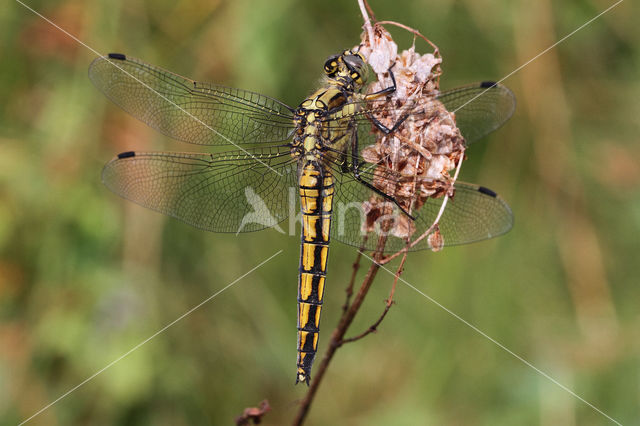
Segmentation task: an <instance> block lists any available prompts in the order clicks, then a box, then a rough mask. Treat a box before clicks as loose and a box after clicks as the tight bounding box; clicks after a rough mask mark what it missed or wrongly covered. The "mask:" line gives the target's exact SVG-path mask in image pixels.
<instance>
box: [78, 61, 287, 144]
mask: <svg viewBox="0 0 640 426" xmlns="http://www.w3.org/2000/svg"><path fill="white" fill-rule="evenodd" d="M89 78H90V79H91V81H92V82H93V84H95V86H96V87H97V88H98V89H100V90H101V91H102V92H103V93H104V94H105V95H106V96H107V97H108V98H109V99H110V100H111V101H113V102H114V103H115V104H117V105H118V106H120V107H121V108H122V109H124V110H125V111H127V112H128V113H129V114H131V115H133V116H134V117H136V118H138V119H139V120H141V121H143V122H145V123H147V124H148V125H149V126H151V127H153V128H154V129H156V130H158V131H160V132H162V133H164V134H165V135H167V136H170V137H172V138H174V139H178V140H181V141H184V142H189V143H194V144H199V145H251V144H257V143H258V144H259V143H269V142H280V141H284V140H287V139H288V138H289V136H290V135H291V133H292V131H293V115H292V109H291V108H290V107H288V106H287V105H285V104H283V103H281V102H279V101H277V100H275V99H271V98H269V97H266V96H263V95H260V94H258V93H253V92H248V91H245V90H240V89H233V88H227V87H222V86H216V85H213V84H207V83H200V82H195V81H193V80H189V79H187V78H184V77H181V76H179V75H177V74H174V73H172V72H169V71H166V70H163V69H162V68H158V67H154V66H152V65H149V64H146V63H144V62H142V61H140V60H138V59H135V58H130V57H126V56H125V55H122V54H117V53H111V54H109V55H108V56H104V57H100V58H97V59H95V60H94V61H93V62H92V63H91V65H90V67H89Z"/></svg>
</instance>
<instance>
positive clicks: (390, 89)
mask: <svg viewBox="0 0 640 426" xmlns="http://www.w3.org/2000/svg"><path fill="white" fill-rule="evenodd" d="M395 66H396V64H395V63H394V64H393V65H391V66H390V67H389V70H388V71H387V72H388V73H389V76H390V77H391V86H389V87H385V88H384V89H382V90H378V91H377V92H373V93H369V94H368V95H366V96H365V97H364V99H365V100H367V101H369V100H371V99H376V98H379V97H380V96H383V95H389V94H391V93H393V92H395V91H396V87H397V86H396V77H395V76H394V75H393V67H395Z"/></svg>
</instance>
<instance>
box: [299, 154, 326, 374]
mask: <svg viewBox="0 0 640 426" xmlns="http://www.w3.org/2000/svg"><path fill="white" fill-rule="evenodd" d="M299 189H300V202H301V208H302V248H301V252H300V273H299V276H298V363H297V364H298V373H297V377H296V383H298V382H306V383H307V384H309V379H310V375H309V373H310V371H311V366H312V364H313V360H314V358H315V356H316V351H317V349H318V333H319V331H320V328H319V326H320V311H321V310H322V297H323V295H324V283H325V276H326V271H327V257H328V256H329V229H330V227H331V210H332V205H333V176H332V175H331V173H330V172H329V170H326V169H325V168H323V167H321V166H320V165H319V164H318V163H317V162H315V161H307V162H306V163H305V165H304V166H303V168H302V170H301V173H300V179H299Z"/></svg>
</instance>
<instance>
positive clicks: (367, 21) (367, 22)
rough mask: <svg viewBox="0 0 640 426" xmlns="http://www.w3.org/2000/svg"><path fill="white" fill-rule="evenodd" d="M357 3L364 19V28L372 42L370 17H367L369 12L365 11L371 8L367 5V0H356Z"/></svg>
mask: <svg viewBox="0 0 640 426" xmlns="http://www.w3.org/2000/svg"><path fill="white" fill-rule="evenodd" d="M358 5H359V6H360V12H361V13H362V19H363V20H364V29H365V30H366V31H367V35H368V36H369V40H371V41H372V42H373V27H372V26H371V19H370V18H369V13H368V12H367V11H371V8H370V7H369V4H368V3H367V0H358ZM374 20H375V18H374Z"/></svg>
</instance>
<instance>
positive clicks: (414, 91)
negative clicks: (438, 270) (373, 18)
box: [360, 24, 464, 248]
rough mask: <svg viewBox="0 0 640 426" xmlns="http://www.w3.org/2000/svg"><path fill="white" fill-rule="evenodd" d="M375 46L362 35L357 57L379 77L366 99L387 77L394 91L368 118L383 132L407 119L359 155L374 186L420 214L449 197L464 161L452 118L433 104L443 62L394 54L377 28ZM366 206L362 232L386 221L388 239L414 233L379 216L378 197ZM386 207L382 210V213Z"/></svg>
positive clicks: (400, 218) (399, 220) (403, 222)
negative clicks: (433, 200) (430, 204)
mask: <svg viewBox="0 0 640 426" xmlns="http://www.w3.org/2000/svg"><path fill="white" fill-rule="evenodd" d="M373 33H374V40H373V41H370V40H369V39H368V37H367V33H366V32H365V33H364V34H363V41H362V44H361V46H360V52H361V53H362V54H363V55H364V57H365V59H366V60H367V61H368V63H369V64H370V65H371V67H372V68H373V69H374V71H375V72H376V73H377V75H378V81H377V82H375V83H373V84H371V85H370V86H369V89H368V91H369V93H374V92H377V91H380V90H382V89H384V88H386V87H389V86H391V84H392V82H391V77H390V71H392V72H393V75H394V77H395V80H396V91H395V92H394V93H393V94H392V95H391V96H390V97H388V98H387V99H386V100H384V101H383V102H381V104H382V105H380V104H378V103H377V104H376V106H375V108H373V112H372V115H373V116H374V117H375V118H376V119H377V120H378V121H379V122H380V123H382V124H383V125H384V126H386V127H387V128H393V127H394V126H395V124H396V123H397V122H398V120H400V119H402V118H403V117H407V116H408V118H407V119H406V120H405V121H404V122H403V123H402V124H401V125H400V126H399V127H398V128H397V130H396V131H395V132H393V133H391V134H384V133H382V132H380V131H379V130H378V129H377V128H376V127H375V126H372V128H373V132H374V133H376V134H377V135H378V137H377V139H376V143H375V144H374V145H371V146H369V147H367V148H365V149H364V150H363V151H362V156H363V159H364V160H365V161H366V162H368V163H370V164H374V165H375V167H374V170H375V172H374V177H373V181H372V184H373V185H374V186H375V187H376V188H378V189H380V190H381V191H383V192H384V193H385V194H388V195H390V196H392V197H393V198H394V199H395V200H396V201H397V202H398V204H399V205H401V206H402V207H403V208H404V209H405V210H406V211H408V212H412V211H414V212H415V211H416V210H418V209H420V207H422V205H424V203H425V202H427V201H428V199H429V198H438V197H442V196H444V195H445V194H449V193H450V192H451V188H452V187H453V178H452V176H451V174H450V173H449V172H450V171H451V170H453V169H455V167H456V164H457V163H458V161H459V160H460V159H461V158H462V153H463V150H464V138H463V137H462V135H461V134H460V131H459V130H458V128H457V127H456V121H455V114H453V113H451V112H449V111H447V109H446V108H445V107H444V105H443V104H442V103H441V102H440V101H438V100H437V95H438V93H439V77H440V74H441V72H440V64H441V63H442V58H441V57H440V55H439V54H438V53H437V51H436V52H435V54H433V53H427V54H424V55H421V54H419V53H417V52H416V51H415V47H414V46H412V47H411V48H410V49H407V50H404V51H402V52H400V54H398V53H397V51H398V47H397V45H396V44H395V43H394V41H393V38H392V37H391V34H389V32H387V30H386V29H384V27H382V26H381V25H378V24H376V25H375V27H374V31H373ZM365 204H366V206H365V215H366V221H365V223H364V224H363V231H365V232H372V231H375V230H376V228H377V227H379V222H380V221H381V220H386V221H387V227H388V229H389V230H390V233H391V234H392V235H394V236H397V237H399V238H407V239H408V238H410V237H411V236H412V235H413V233H414V232H415V226H414V224H413V222H412V221H411V220H410V219H409V218H408V217H407V216H406V215H403V214H397V215H395V216H393V219H391V220H390V219H389V217H390V216H389V213H384V214H383V213H382V211H383V210H384V211H386V210H387V209H388V206H387V205H390V204H391V203H389V202H388V201H386V200H383V199H382V197H379V196H377V195H376V196H372V197H371V198H370V200H369V201H367V202H366V203H365ZM383 206H384V207H383ZM429 238H430V240H429V242H430V244H431V240H433V242H434V244H432V245H431V247H432V248H433V247H435V248H438V247H439V248H441V245H440V246H439V245H438V241H440V243H443V241H442V235H441V234H440V233H439V231H438V232H437V233H433V234H431V235H430V236H429Z"/></svg>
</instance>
